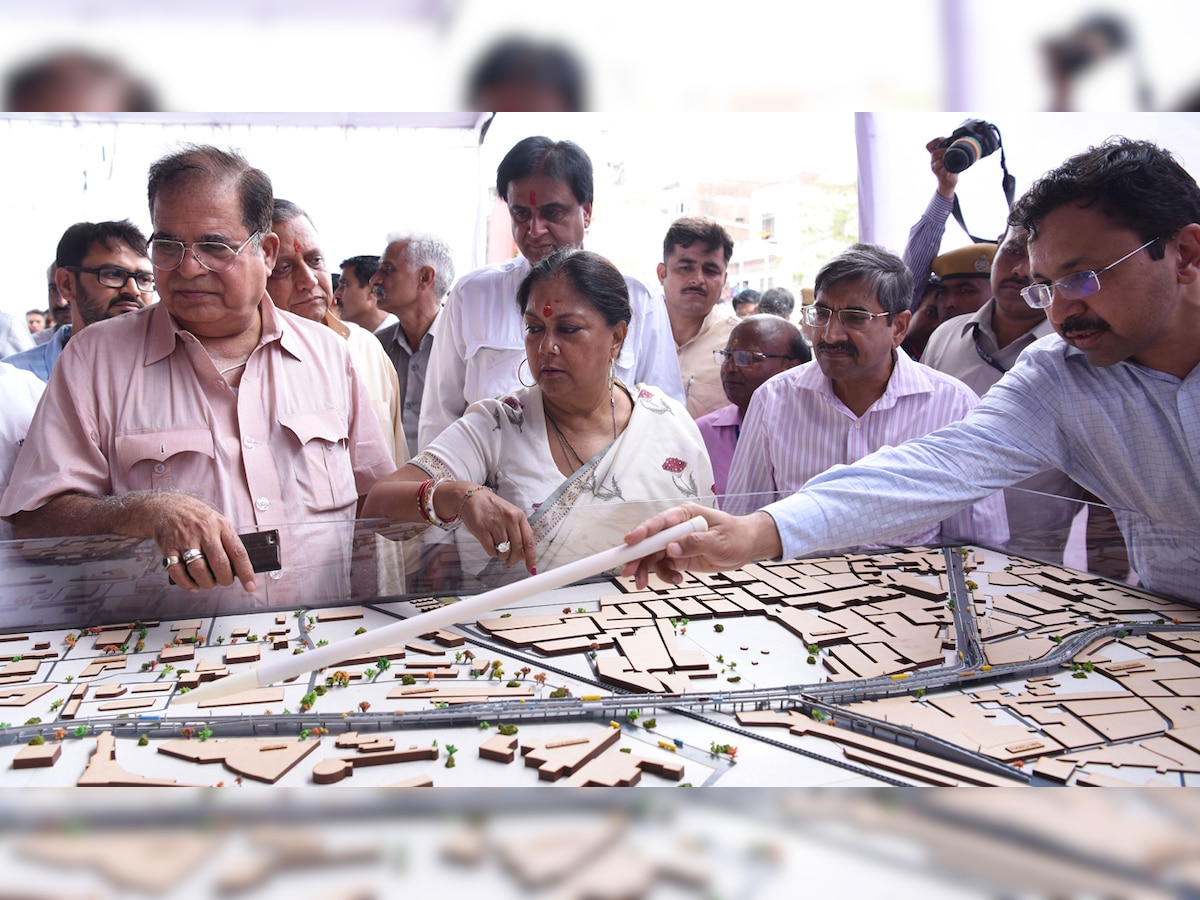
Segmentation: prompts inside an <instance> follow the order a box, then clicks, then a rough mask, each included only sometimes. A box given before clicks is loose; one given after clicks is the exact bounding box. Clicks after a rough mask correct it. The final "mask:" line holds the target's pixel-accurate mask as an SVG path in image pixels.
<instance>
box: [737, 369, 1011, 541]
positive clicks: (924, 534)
mask: <svg viewBox="0 0 1200 900" xmlns="http://www.w3.org/2000/svg"><path fill="white" fill-rule="evenodd" d="M894 358H895V361H896V364H895V366H894V368H893V370H892V375H891V378H890V379H888V385H887V389H886V390H885V391H884V392H883V395H882V396H881V397H880V398H879V399H878V400H876V401H875V402H874V403H873V404H872V405H871V407H870V408H869V409H868V410H867V411H866V412H865V413H863V415H862V417H861V418H860V417H858V416H856V415H855V414H854V413H853V412H851V411H850V409H849V408H848V407H847V406H846V405H845V404H844V403H842V401H841V400H839V399H838V398H837V396H836V395H835V394H834V392H833V382H831V381H830V380H829V378H827V377H826V376H825V374H824V373H823V372H822V371H821V369H820V366H819V365H818V363H817V362H816V361H815V360H814V361H813V362H810V363H805V364H804V365H801V366H797V367H795V368H794V369H788V370H787V371H785V372H781V373H780V374H778V375H776V376H775V377H774V378H771V379H770V380H768V381H767V382H766V383H765V384H763V385H762V386H761V387H760V388H759V389H758V390H757V391H755V392H754V397H753V398H752V399H751V401H750V408H749V409H748V410H747V412H746V422H745V424H744V425H743V426H742V434H741V438H740V439H739V440H738V445H737V451H736V452H735V453H734V456H733V464H732V465H731V467H730V471H729V486H728V494H729V496H727V497H726V498H725V501H724V503H723V508H724V509H726V510H728V511H729V512H732V513H737V514H744V513H747V512H750V511H752V510H755V509H758V508H760V507H762V506H764V505H766V504H768V503H773V502H775V501H778V500H780V499H781V498H783V497H786V496H788V495H790V494H792V493H794V492H795V491H798V490H799V489H800V488H801V487H802V486H803V485H804V483H805V482H807V481H808V480H809V479H810V478H812V477H813V476H815V475H818V474H819V473H821V472H824V471H825V470H826V469H828V468H830V467H831V466H835V465H845V464H849V463H853V462H856V461H857V460H859V459H861V458H862V457H864V456H866V455H867V454H869V453H872V452H874V451H876V450H879V449H880V448H883V447H890V446H894V445H896V444H900V443H903V442H904V441H906V440H908V439H909V438H914V437H920V436H921V435H925V434H928V433H929V432H931V431H934V430H936V429H938V428H940V427H942V426H943V425H947V424H949V423H950V422H954V421H957V420H959V419H961V418H962V417H963V416H964V415H966V414H967V412H968V411H969V410H970V409H971V408H972V407H974V406H975V405H976V404H977V403H978V402H979V400H978V398H977V397H976V396H975V394H974V392H973V391H971V389H970V388H968V387H967V386H966V385H964V384H963V383H962V382H961V381H959V380H958V379H956V378H952V377H951V376H949V375H944V374H942V373H941V372H936V371H934V370H933V369H929V368H927V367H925V366H921V365H919V364H917V363H915V362H913V361H912V360H911V359H910V358H909V357H908V356H907V355H906V354H904V353H902V352H895V351H894ZM951 513H952V514H948V515H949V516H950V517H949V518H948V519H947V520H946V521H945V522H944V523H941V524H940V525H939V524H938V521H937V520H935V521H934V523H932V524H925V523H914V524H913V525H911V526H909V527H907V528H906V529H903V530H900V529H898V530H895V531H892V532H888V533H884V534H881V535H878V537H880V538H881V539H884V538H886V539H887V540H886V541H885V542H884V543H881V544H872V545H863V544H857V546H863V547H865V546H887V545H904V546H909V545H915V544H938V543H945V542H949V541H951V540H956V539H961V538H966V539H969V540H971V541H974V542H977V543H983V544H989V545H992V546H1002V545H1003V544H1004V543H1005V542H1006V541H1007V540H1008V525H1007V521H1006V519H1005V515H1004V500H1003V497H1002V495H999V494H997V495H994V496H990V497H987V498H986V499H983V500H982V502H980V503H978V504H976V505H975V506H972V507H969V508H968V509H966V510H963V511H962V512H959V513H953V511H951ZM914 526H919V527H914ZM850 543H857V542H856V540H854V539H852V540H851V541H850ZM850 543H848V544H846V545H844V546H839V547H837V548H836V549H846V548H847V547H849V546H850ZM823 549H835V548H833V547H829V548H823ZM789 555H790V554H789Z"/></svg>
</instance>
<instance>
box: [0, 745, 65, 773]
mask: <svg viewBox="0 0 1200 900" xmlns="http://www.w3.org/2000/svg"><path fill="white" fill-rule="evenodd" d="M60 756H62V744H60V743H53V744H41V745H39V746H36V747H22V748H21V749H20V751H18V753H17V755H16V756H15V757H13V762H12V767H13V768H14V769H38V768H46V767H49V766H52V765H54V764H55V763H56V762H58V758H59V757H60Z"/></svg>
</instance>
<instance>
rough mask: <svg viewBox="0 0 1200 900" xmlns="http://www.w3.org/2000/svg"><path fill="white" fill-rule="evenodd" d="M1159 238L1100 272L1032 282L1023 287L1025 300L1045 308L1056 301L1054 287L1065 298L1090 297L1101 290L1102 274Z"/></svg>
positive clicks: (1127, 254)
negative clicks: (1037, 282)
mask: <svg viewBox="0 0 1200 900" xmlns="http://www.w3.org/2000/svg"><path fill="white" fill-rule="evenodd" d="M1157 240H1158V238H1156V237H1155V238H1151V239H1150V240H1148V241H1146V243H1144V244H1142V246H1140V247H1138V248H1137V250H1134V251H1132V252H1130V253H1126V254H1125V255H1124V256H1122V257H1121V258H1120V259H1118V260H1117V261H1116V262H1115V263H1109V264H1108V265H1107V266H1105V267H1104V268H1103V269H1101V270H1100V271H1099V272H1096V271H1093V270H1092V269H1088V270H1086V271H1084V272H1074V273H1072V274H1071V275H1067V276H1065V277H1063V278H1060V279H1058V281H1054V282H1050V283H1049V284H1047V283H1045V282H1043V283H1041V284H1031V285H1029V287H1027V288H1022V289H1021V296H1022V297H1024V298H1025V302H1026V303H1028V304H1029V305H1030V306H1032V307H1033V308H1034V309H1045V308H1046V307H1047V306H1049V305H1050V304H1051V303H1053V302H1054V289H1055V288H1058V292H1059V293H1060V294H1062V296H1063V299H1064V300H1082V299H1083V298H1084V297H1090V296H1092V294H1095V293H1097V292H1098V291H1099V290H1100V276H1101V275H1103V274H1104V273H1105V272H1107V271H1108V270H1109V269H1111V268H1112V267H1113V266H1118V265H1120V264H1121V263H1123V262H1125V260H1127V259H1129V257H1131V256H1133V255H1134V254H1135V253H1140V252H1141V251H1142V250H1145V249H1146V248H1147V247H1149V246H1150V245H1151V244H1153V243H1154V242H1155V241H1157Z"/></svg>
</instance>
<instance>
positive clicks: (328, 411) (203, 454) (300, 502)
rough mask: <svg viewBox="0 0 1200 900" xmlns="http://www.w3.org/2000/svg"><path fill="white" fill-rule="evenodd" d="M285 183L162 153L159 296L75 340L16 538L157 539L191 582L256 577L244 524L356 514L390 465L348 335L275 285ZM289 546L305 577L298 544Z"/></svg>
mask: <svg viewBox="0 0 1200 900" xmlns="http://www.w3.org/2000/svg"><path fill="white" fill-rule="evenodd" d="M272 196H273V192H272V188H271V181H270V179H269V178H268V177H267V176H266V174H265V173H263V172H261V171H259V170H258V169H254V168H252V167H251V166H250V164H249V163H248V162H247V161H246V160H245V159H244V158H242V157H241V156H239V155H237V154H234V153H227V152H224V151H222V150H219V149H217V148H216V147H203V146H202V147H188V148H186V149H184V150H181V151H179V152H177V153H173V154H171V155H169V156H166V157H164V158H163V159H160V160H159V161H158V162H156V163H154V165H152V166H151V168H150V182H149V199H150V216H151V219H152V220H153V223H154V234H153V235H152V238H151V240H150V261H151V263H152V264H153V266H154V276H155V283H156V286H157V289H158V294H159V297H160V299H161V302H160V303H157V304H153V305H150V306H147V307H146V308H144V309H141V310H138V311H136V312H131V313H127V314H126V315H123V316H117V317H116V318H113V319H109V320H107V321H104V322H97V323H95V324H94V325H91V326H90V327H88V328H87V329H86V330H85V331H84V332H82V333H80V334H79V335H77V336H76V337H75V338H73V339H72V340H71V342H70V343H69V344H68V345H67V347H66V348H65V349H64V351H63V354H62V356H61V357H60V358H59V361H58V364H57V365H56V366H55V368H54V372H53V374H52V375H51V378H50V383H49V384H48V385H47V387H46V393H45V395H44V397H43V400H42V403H41V405H40V406H39V408H38V411H37V413H36V414H35V416H34V419H33V422H32V424H31V425H30V428H29V433H28V436H27V438H26V440H25V443H24V445H23V447H22V450H21V453H20V455H19V456H18V458H17V463H16V467H15V469H14V471H13V476H12V481H11V483H10V485H9V488H8V490H7V491H6V492H5V494H4V497H3V500H0V515H3V516H5V517H7V518H10V519H11V521H12V524H13V528H14V531H15V533H16V536H17V537H18V538H36V537H55V536H61V535H82V534H125V535H132V536H135V537H145V538H153V539H154V541H155V544H156V545H157V547H158V549H159V551H160V552H161V553H162V555H163V562H164V566H166V568H167V572H168V574H169V575H170V576H171V578H172V579H173V580H174V581H175V582H176V583H177V584H178V585H179V586H180V587H182V588H184V589H186V590H190V591H199V590H201V589H205V590H207V589H211V588H214V587H216V586H217V585H231V584H233V582H234V579H235V578H236V579H237V580H239V581H240V582H241V583H242V586H243V587H244V588H245V589H246V590H247V591H252V590H254V589H255V587H256V582H255V578H254V573H253V571H252V568H251V565H250V560H249V558H248V555H247V553H246V551H245V549H244V547H243V546H242V544H241V541H240V540H239V538H238V534H237V531H236V530H235V528H240V529H243V530H246V529H255V528H274V527H278V526H280V525H286V524H291V523H308V522H320V523H349V522H350V521H352V520H353V518H354V515H355V511H356V503H357V501H358V499H359V498H360V497H362V496H364V495H365V494H366V493H367V491H368V490H369V489H370V487H371V486H372V485H373V484H374V483H375V481H376V480H377V479H378V478H380V477H382V476H383V475H387V474H390V473H391V472H393V471H395V468H396V466H395V463H394V462H393V461H392V458H391V455H390V454H389V453H388V451H387V447H386V445H385V443H384V437H383V434H382V432H381V431H380V427H379V423H378V422H377V421H376V419H375V417H374V416H373V415H372V414H371V405H370V399H369V398H368V396H367V392H366V389H365V387H364V386H363V383H362V380H361V378H360V377H359V375H358V373H357V372H356V370H355V369H354V366H353V364H352V363H351V361H350V356H349V352H348V351H347V349H346V345H345V342H343V341H342V340H341V339H340V338H339V337H338V336H337V335H335V334H334V333H333V332H332V331H330V330H329V329H327V328H324V327H323V326H320V325H317V324H316V323H313V322H309V321H307V320H304V319H301V318H299V317H296V316H293V315H291V314H289V313H286V312H282V311H280V310H277V309H276V308H275V307H274V305H273V304H272V303H271V301H270V299H269V298H268V297H267V294H266V285H267V276H268V274H269V273H270V271H271V269H272V266H273V265H274V263H275V258H276V254H277V251H278V248H279V239H278V237H276V236H275V235H274V234H272V233H271V209H272ZM326 542H327V543H328V542H329V540H328V538H326ZM281 544H283V541H281ZM281 549H282V551H283V569H282V570H281V573H282V574H281V575H280V578H283V579H288V580H291V581H296V582H297V586H300V585H299V580H300V579H301V571H302V570H303V568H304V566H305V564H306V558H305V555H304V551H303V549H302V548H301V547H298V546H295V547H290V548H289V546H288V545H286V544H283V546H282V548H281ZM288 580H285V581H283V582H282V584H284V585H286V584H288V583H289V581H288ZM276 581H279V579H276Z"/></svg>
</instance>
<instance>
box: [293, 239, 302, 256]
mask: <svg viewBox="0 0 1200 900" xmlns="http://www.w3.org/2000/svg"><path fill="white" fill-rule="evenodd" d="M292 249H293V250H295V251H296V252H297V253H299V252H300V242H299V241H298V240H296V239H295V238H292Z"/></svg>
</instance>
